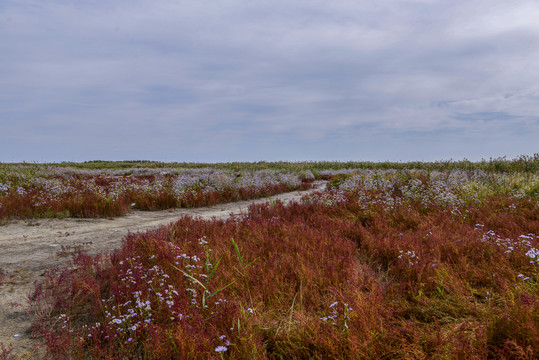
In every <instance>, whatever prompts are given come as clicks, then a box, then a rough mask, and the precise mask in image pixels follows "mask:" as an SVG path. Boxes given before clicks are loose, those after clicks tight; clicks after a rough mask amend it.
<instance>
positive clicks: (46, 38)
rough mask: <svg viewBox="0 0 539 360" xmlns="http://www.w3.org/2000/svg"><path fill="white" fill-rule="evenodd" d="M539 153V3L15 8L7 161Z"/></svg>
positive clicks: (92, 3)
mask: <svg viewBox="0 0 539 360" xmlns="http://www.w3.org/2000/svg"><path fill="white" fill-rule="evenodd" d="M537 152H539V2H538V1H537V0H522V1H510V0H453V1H451V0H447V1H436V0H377V1H358V0H349V1H347V0H336V1H327V0H323V1H322V0H320V1H318V0H267V1H253V0H243V1H242V0H193V1H186V0H107V1H102V0H47V1H42V0H34V1H31V0H0V162H15V161H38V162H60V161H85V160H97V159H102V160H127V159H135V160H137V159H140V160H141V159H148V160H161V161H180V162H181V161H198V162H221V161H259V160H270V161H271V160H289V161H301V160H371V161H384V160H392V161H408V160H425V161H431V160H442V159H443V160H448V159H454V160H460V159H463V158H467V159H469V160H480V159H481V158H489V157H499V156H507V157H508V158H514V157H516V156H518V155H520V154H527V155H531V154H533V153H537Z"/></svg>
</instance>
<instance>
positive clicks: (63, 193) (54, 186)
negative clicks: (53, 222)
mask: <svg viewBox="0 0 539 360" xmlns="http://www.w3.org/2000/svg"><path fill="white" fill-rule="evenodd" d="M304 180H305V179H304ZM306 187H308V185H307V183H306V182H302V179H300V178H299V177H298V176H297V175H294V174H290V173H285V172H279V171H273V170H260V171H243V172H236V173H232V172H230V171H222V170H216V169H209V168H207V169H140V168H135V169H129V170H115V171H108V172H104V171H99V170H77V169H73V168H59V167H44V166H33V167H28V166H26V167H22V166H20V167H10V168H8V171H5V172H2V171H0V220H1V219H3V218H9V217H108V216H117V215H123V214H125V213H126V212H127V211H128V210H129V209H131V208H137V209H141V210H159V209H168V208H174V207H195V206H208V205H215V204H217V203H222V202H230V201H237V200H246V199H253V198H257V197H263V196H269V195H273V194H276V193H281V192H284V191H291V190H295V189H298V188H306Z"/></svg>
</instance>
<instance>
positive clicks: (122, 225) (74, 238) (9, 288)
mask: <svg viewBox="0 0 539 360" xmlns="http://www.w3.org/2000/svg"><path fill="white" fill-rule="evenodd" d="M325 183H326V182H325V181H316V182H315V183H314V187H313V189H309V190H303V191H293V192H287V193H282V194H277V195H274V196H271V197H267V198H261V199H255V200H247V201H239V202H234V203H225V204H219V205H215V206H210V207H201V208H190V209H171V210H162V211H138V210H135V211H132V212H130V213H128V214H127V215H125V216H122V217H118V218H114V219H111V220H109V219H74V218H68V219H27V220H15V221H11V222H10V223H8V224H7V225H3V226H0V269H4V270H5V271H7V273H8V276H7V277H6V278H5V279H4V283H3V284H2V285H0V343H3V344H4V345H7V346H9V344H12V345H13V353H12V355H15V358H17V359H35V358H40V355H39V354H38V353H36V352H35V351H34V350H33V348H34V346H33V342H32V338H31V330H30V326H31V322H30V317H29V316H28V315H27V314H26V313H25V312H24V310H23V309H22V308H21V307H14V306H12V305H11V304H12V303H18V304H22V305H25V306H26V305H27V304H28V300H27V298H28V294H30V293H31V292H32V291H33V289H34V285H33V284H34V282H35V281H39V280H41V279H43V277H42V276H43V273H44V271H45V270H47V269H51V268H54V267H57V266H61V265H66V264H68V263H69V261H70V260H71V256H70V254H69V251H67V252H66V251H62V247H64V250H65V249H66V248H67V249H74V248H76V247H77V246H78V247H82V249H83V250H85V251H86V252H88V253H91V254H97V253H104V252H109V251H111V250H113V249H115V248H118V247H120V246H121V243H122V240H123V238H124V237H125V236H126V235H127V233H128V232H138V231H146V230H150V229H155V228H157V227H159V226H162V225H167V224H169V223H171V222H173V221H175V220H178V219H179V218H181V217H182V216H186V215H190V216H194V217H198V218H202V219H211V218H217V219H224V218H227V217H229V216H230V215H231V214H240V213H242V212H245V211H247V208H248V207H249V205H251V204H252V203H264V202H267V201H275V200H280V201H282V202H284V203H287V202H290V201H294V200H299V199H300V198H301V197H302V196H303V195H306V194H309V193H312V192H314V191H317V190H321V189H323V188H324V186H325ZM1 355H2V351H1V348H0V357H1Z"/></svg>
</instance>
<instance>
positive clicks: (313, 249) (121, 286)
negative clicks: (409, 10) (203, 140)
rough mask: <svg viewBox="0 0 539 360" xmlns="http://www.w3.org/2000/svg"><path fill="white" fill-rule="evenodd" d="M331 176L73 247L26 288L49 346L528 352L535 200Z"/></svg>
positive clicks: (98, 353)
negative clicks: (289, 192)
mask: <svg viewBox="0 0 539 360" xmlns="http://www.w3.org/2000/svg"><path fill="white" fill-rule="evenodd" d="M388 179H389V180H390V181H388ZM416 180H417V181H416ZM350 182H352V183H353V184H355V185H354V186H351V185H350V184H351V183H350ZM333 186H334V189H333V190H331V191H329V192H325V193H319V194H317V195H314V196H310V197H308V198H304V200H303V201H302V203H292V204H290V205H288V206H284V205H283V204H281V203H273V204H265V205H257V206H253V207H251V209H250V211H249V213H248V214H246V215H245V216H242V217H237V218H230V219H229V220H227V221H217V220H215V221H202V220H196V219H192V218H183V219H181V220H180V221H178V222H177V223H175V224H173V225H171V226H168V227H163V228H160V229H159V230H156V231H152V232H148V233H143V234H132V235H130V236H128V237H127V238H126V239H125V241H124V245H123V247H122V248H121V249H119V250H117V251H115V252H114V253H112V254H111V255H110V256H97V257H90V256H88V255H85V254H79V255H78V256H77V257H76V258H75V259H74V270H73V269H71V270H69V269H57V270H55V271H52V272H50V273H49V274H48V276H47V277H46V279H47V280H46V281H45V282H44V283H43V284H42V285H39V286H38V287H37V288H36V291H35V293H34V294H33V295H32V300H33V311H34V313H35V314H37V316H36V323H35V325H36V332H37V333H39V334H40V335H41V336H42V337H43V339H44V341H45V344H46V348H47V351H48V355H49V356H50V357H52V358H55V359H86V358H92V359H94V358H104V359H105V358H106V359H123V358H141V359H212V358H215V359H219V358H227V359H228V358H230V359H423V358H432V359H486V358H492V359H534V358H537V356H538V354H539V291H538V289H539V287H538V281H539V280H538V279H539V272H538V268H539V250H538V249H539V237H538V236H537V235H536V234H539V206H538V202H537V199H535V198H532V197H526V196H513V195H510V194H496V193H491V194H489V195H485V196H483V197H477V198H474V199H466V198H465V197H464V195H463V194H464V193H463V192H458V191H456V190H455V189H449V188H445V190H444V191H446V192H447V193H446V194H445V195H444V196H442V195H443V194H441V191H442V190H440V189H441V187H443V186H442V184H441V183H437V182H436V181H431V180H427V179H426V178H425V177H422V176H415V177H412V178H408V179H404V180H403V178H402V177H391V176H390V177H386V178H385V180H384V179H382V178H379V179H378V180H376V179H374V180H373V178H369V177H367V178H365V177H363V178H353V177H352V178H347V179H345V180H344V182H342V181H334V182H333ZM345 190H346V191H345ZM450 194H453V195H455V194H459V196H457V195H455V197H451V196H449V195H450Z"/></svg>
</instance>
